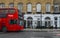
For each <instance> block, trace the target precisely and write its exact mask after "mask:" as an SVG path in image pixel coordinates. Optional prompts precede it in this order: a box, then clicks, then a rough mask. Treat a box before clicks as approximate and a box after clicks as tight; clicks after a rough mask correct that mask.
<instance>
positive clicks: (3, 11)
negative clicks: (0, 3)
mask: <svg viewBox="0 0 60 38" xmlns="http://www.w3.org/2000/svg"><path fill="white" fill-rule="evenodd" d="M0 13H1V14H2V13H8V10H0Z"/></svg>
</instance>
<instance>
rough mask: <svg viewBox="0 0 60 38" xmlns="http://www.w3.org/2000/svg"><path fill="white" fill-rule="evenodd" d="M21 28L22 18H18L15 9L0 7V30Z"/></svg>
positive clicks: (17, 29) (18, 29) (22, 27)
mask: <svg viewBox="0 0 60 38" xmlns="http://www.w3.org/2000/svg"><path fill="white" fill-rule="evenodd" d="M22 19H23V18H22ZM23 29H24V26H23V20H20V19H19V16H18V10H17V9H15V8H0V31H3V32H6V31H20V30H23Z"/></svg>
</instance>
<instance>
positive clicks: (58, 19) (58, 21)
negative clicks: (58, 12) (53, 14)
mask: <svg viewBox="0 0 60 38" xmlns="http://www.w3.org/2000/svg"><path fill="white" fill-rule="evenodd" d="M57 27H59V16H58V20H57Z"/></svg>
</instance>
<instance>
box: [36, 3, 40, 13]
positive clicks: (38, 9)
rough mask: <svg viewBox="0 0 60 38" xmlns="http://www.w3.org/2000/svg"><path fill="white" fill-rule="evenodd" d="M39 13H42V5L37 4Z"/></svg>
mask: <svg viewBox="0 0 60 38" xmlns="http://www.w3.org/2000/svg"><path fill="white" fill-rule="evenodd" d="M36 7H37V12H41V4H37V6H36Z"/></svg>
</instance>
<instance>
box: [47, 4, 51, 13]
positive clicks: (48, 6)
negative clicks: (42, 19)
mask: <svg viewBox="0 0 60 38" xmlns="http://www.w3.org/2000/svg"><path fill="white" fill-rule="evenodd" d="M46 12H50V4H46Z"/></svg>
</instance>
